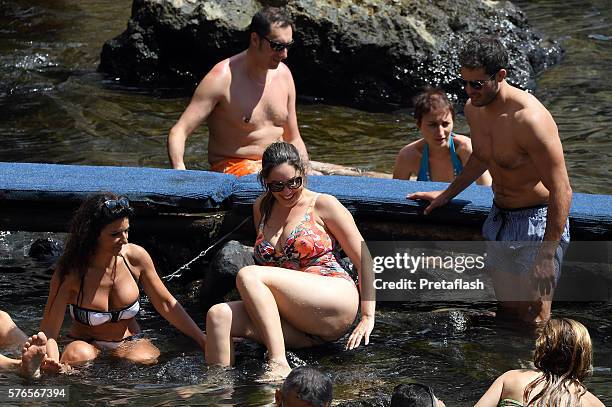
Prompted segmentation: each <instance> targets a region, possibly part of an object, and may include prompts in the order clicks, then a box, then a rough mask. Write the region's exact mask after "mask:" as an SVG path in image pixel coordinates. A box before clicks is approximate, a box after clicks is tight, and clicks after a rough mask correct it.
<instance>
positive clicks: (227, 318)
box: [206, 303, 232, 331]
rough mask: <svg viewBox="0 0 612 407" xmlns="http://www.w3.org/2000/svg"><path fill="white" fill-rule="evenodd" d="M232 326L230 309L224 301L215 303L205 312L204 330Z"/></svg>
mask: <svg viewBox="0 0 612 407" xmlns="http://www.w3.org/2000/svg"><path fill="white" fill-rule="evenodd" d="M231 326H232V309H231V308H230V307H229V305H227V304H226V303H221V304H215V305H213V306H212V307H210V309H209V310H208V312H207V313H206V330H207V331H211V330H219V329H229V328H231Z"/></svg>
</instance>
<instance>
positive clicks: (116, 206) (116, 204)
mask: <svg viewBox="0 0 612 407" xmlns="http://www.w3.org/2000/svg"><path fill="white" fill-rule="evenodd" d="M104 207H105V208H106V209H108V211H109V212H110V213H112V214H114V213H119V212H121V211H122V210H125V209H130V201H129V200H128V199H127V198H126V197H124V196H121V197H119V198H117V199H107V200H106V201H104Z"/></svg>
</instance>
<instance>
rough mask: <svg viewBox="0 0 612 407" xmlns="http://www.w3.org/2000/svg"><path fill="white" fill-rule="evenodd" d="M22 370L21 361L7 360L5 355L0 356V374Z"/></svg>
mask: <svg viewBox="0 0 612 407" xmlns="http://www.w3.org/2000/svg"><path fill="white" fill-rule="evenodd" d="M19 369H21V360H19V359H11V358H7V357H6V356H4V355H0V372H2V371H7V372H18V371H19Z"/></svg>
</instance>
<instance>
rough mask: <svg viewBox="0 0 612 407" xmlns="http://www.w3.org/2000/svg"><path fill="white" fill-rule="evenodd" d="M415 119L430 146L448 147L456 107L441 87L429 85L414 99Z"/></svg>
mask: <svg viewBox="0 0 612 407" xmlns="http://www.w3.org/2000/svg"><path fill="white" fill-rule="evenodd" d="M413 103H414V119H415V121H416V125H417V127H418V128H419V130H420V131H421V134H422V135H423V138H424V139H425V141H426V142H427V144H429V145H430V146H432V147H433V146H442V147H448V142H449V139H450V134H451V132H452V131H453V124H454V119H455V109H454V108H453V104H452V103H451V102H450V100H448V97H447V96H446V93H444V91H443V90H442V89H440V88H431V87H427V88H425V90H424V91H423V92H421V93H419V94H418V95H417V96H416V97H415V98H414V99H413Z"/></svg>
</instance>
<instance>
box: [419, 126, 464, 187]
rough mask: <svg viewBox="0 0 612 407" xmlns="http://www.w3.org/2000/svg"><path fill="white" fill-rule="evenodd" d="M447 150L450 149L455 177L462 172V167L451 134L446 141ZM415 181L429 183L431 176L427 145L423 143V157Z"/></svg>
mask: <svg viewBox="0 0 612 407" xmlns="http://www.w3.org/2000/svg"><path fill="white" fill-rule="evenodd" d="M448 148H449V149H450V155H451V162H452V163H453V172H454V173H455V177H456V176H457V175H459V173H460V172H461V171H463V165H462V164H461V160H459V157H458V156H457V153H456V152H455V142H454V141H453V133H452V132H451V134H450V136H449V140H448ZM417 181H431V175H430V172H429V144H427V143H425V147H424V148H423V157H422V158H421V167H420V168H419V176H418V177H417Z"/></svg>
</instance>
